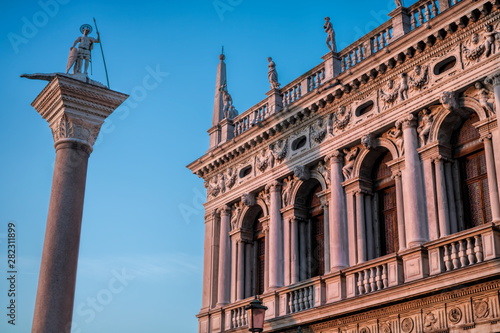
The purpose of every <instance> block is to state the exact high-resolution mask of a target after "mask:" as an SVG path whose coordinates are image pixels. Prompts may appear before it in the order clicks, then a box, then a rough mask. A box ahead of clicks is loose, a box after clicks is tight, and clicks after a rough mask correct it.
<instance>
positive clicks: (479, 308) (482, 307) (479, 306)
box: [472, 300, 490, 318]
mask: <svg viewBox="0 0 500 333" xmlns="http://www.w3.org/2000/svg"><path fill="white" fill-rule="evenodd" d="M472 309H473V311H474V316H475V317H476V318H486V317H488V314H489V312H490V309H489V306H488V302H486V301H485V300H480V301H475V302H473V303H472Z"/></svg>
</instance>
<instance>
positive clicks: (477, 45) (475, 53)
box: [462, 33, 486, 65]
mask: <svg viewBox="0 0 500 333" xmlns="http://www.w3.org/2000/svg"><path fill="white" fill-rule="evenodd" d="M485 50H486V47H485V45H484V44H483V43H481V37H480V36H479V34H478V33H474V34H472V36H471V38H470V39H469V40H468V41H466V42H465V43H464V44H463V45H462V53H463V55H464V58H465V63H466V65H469V64H471V63H475V62H479V60H481V56H482V55H483V53H484V51H485Z"/></svg>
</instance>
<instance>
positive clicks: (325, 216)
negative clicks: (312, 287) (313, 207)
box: [320, 196, 331, 274]
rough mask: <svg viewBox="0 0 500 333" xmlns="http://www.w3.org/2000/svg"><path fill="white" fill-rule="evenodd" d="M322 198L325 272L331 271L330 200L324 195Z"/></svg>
mask: <svg viewBox="0 0 500 333" xmlns="http://www.w3.org/2000/svg"><path fill="white" fill-rule="evenodd" d="M320 200H321V209H323V235H324V244H323V258H324V265H323V271H324V272H325V274H327V273H330V246H331V244H330V225H329V221H330V218H329V215H330V214H329V208H328V204H329V201H328V199H327V198H325V197H324V196H322V197H321V198H320Z"/></svg>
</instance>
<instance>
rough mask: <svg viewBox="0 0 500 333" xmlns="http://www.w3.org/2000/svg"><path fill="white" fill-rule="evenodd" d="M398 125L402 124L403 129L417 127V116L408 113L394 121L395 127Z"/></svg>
mask: <svg viewBox="0 0 500 333" xmlns="http://www.w3.org/2000/svg"><path fill="white" fill-rule="evenodd" d="M399 125H401V126H402V128H403V129H406V128H416V127H417V117H415V116H414V115H413V114H410V115H408V116H406V117H404V118H402V119H400V120H398V121H397V122H396V127H398V126H399Z"/></svg>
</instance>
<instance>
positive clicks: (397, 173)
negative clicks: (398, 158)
mask: <svg viewBox="0 0 500 333" xmlns="http://www.w3.org/2000/svg"><path fill="white" fill-rule="evenodd" d="M401 176H402V173H401V170H398V171H394V172H393V173H392V175H391V178H392V179H397V178H399V179H400V178H401Z"/></svg>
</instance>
